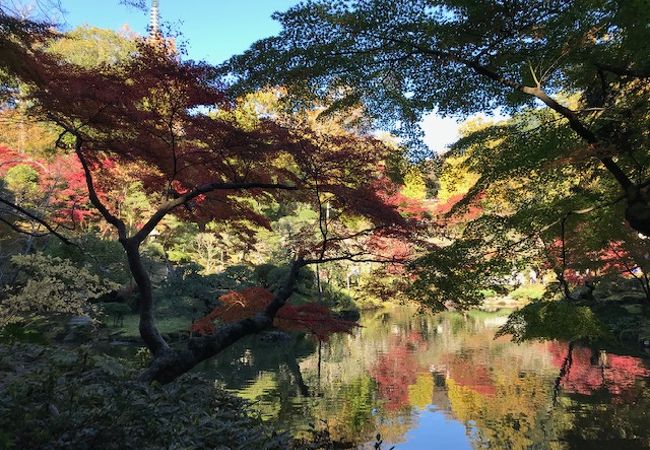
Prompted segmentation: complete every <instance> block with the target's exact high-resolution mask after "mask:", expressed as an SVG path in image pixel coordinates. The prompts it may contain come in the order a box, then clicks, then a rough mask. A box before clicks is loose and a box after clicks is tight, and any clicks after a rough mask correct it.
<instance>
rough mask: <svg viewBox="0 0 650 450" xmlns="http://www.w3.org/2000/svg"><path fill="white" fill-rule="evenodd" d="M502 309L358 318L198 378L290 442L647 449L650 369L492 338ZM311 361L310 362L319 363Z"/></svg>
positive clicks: (261, 344) (241, 349)
mask: <svg viewBox="0 0 650 450" xmlns="http://www.w3.org/2000/svg"><path fill="white" fill-rule="evenodd" d="M506 315H507V311H501V312H497V313H485V312H480V311H474V312H470V313H468V314H467V315H465V316H463V315H460V314H457V313H444V314H438V315H429V314H417V313H416V312H414V311H409V310H404V309H400V308H396V309H394V310H382V311H379V312H371V313H365V314H364V315H363V316H362V319H361V322H360V323H361V325H362V326H361V327H360V328H359V329H357V330H356V331H355V332H354V333H353V334H350V335H347V334H343V335H336V336H334V337H332V338H331V339H330V340H329V341H328V342H325V343H323V344H322V346H321V348H320V352H319V346H318V344H317V343H316V342H314V341H312V340H311V339H309V338H307V337H294V338H292V339H291V340H280V341H270V342H269V341H263V340H261V339H260V337H254V338H251V339H248V340H245V341H242V342H240V343H238V344H237V345H236V346H234V347H232V348H230V349H229V351H228V352H227V354H225V355H223V356H222V357H219V358H217V359H215V360H212V361H210V362H209V364H208V365H206V366H205V367H204V370H205V371H207V372H208V373H210V374H211V375H212V376H214V377H215V378H216V379H217V380H219V381H220V382H222V383H223V384H224V385H225V386H226V387H227V388H228V389H229V390H231V391H232V392H235V393H236V394H237V395H240V396H242V397H244V398H246V399H248V400H250V401H252V402H253V405H252V406H251V408H253V411H255V412H257V413H259V414H260V415H261V416H262V417H263V418H265V419H269V420H273V421H276V422H277V423H278V424H279V426H280V427H281V428H282V429H284V430H288V431H291V432H292V433H294V434H296V435H301V434H303V433H306V431H307V430H308V429H309V424H310V423H311V424H316V426H317V427H321V426H325V425H324V424H325V423H326V424H327V425H326V426H327V428H328V430H329V432H330V433H331V435H332V436H333V437H334V438H336V439H339V440H341V441H345V442H348V443H350V448H368V449H370V448H374V447H373V445H374V442H375V436H376V435H377V433H380V434H381V436H382V439H383V440H384V445H383V446H382V448H383V449H389V448H390V447H391V446H392V445H394V446H395V448H396V450H407V449H430V448H431V449H473V448H481V449H529V448H534V449H569V448H571V449H590V448H593V449H609V448H612V449H617V450H622V449H641V448H650V416H649V414H650V364H648V362H647V361H646V360H645V359H643V358H642V357H640V356H639V355H637V356H630V355H623V354H615V353H613V352H611V351H609V352H601V351H599V350H598V349H589V348H585V347H573V348H571V349H569V346H568V345H567V344H566V343H559V342H530V343H524V344H515V343H512V342H510V340H509V339H508V338H507V337H503V338H499V339H496V340H495V339H494V333H495V331H496V329H497V328H498V327H499V325H501V324H502V323H504V321H505V318H506ZM319 353H320V355H319Z"/></svg>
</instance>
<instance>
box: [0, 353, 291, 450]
mask: <svg viewBox="0 0 650 450" xmlns="http://www.w3.org/2000/svg"><path fill="white" fill-rule="evenodd" d="M26 368H29V369H26ZM136 375H137V368H136V367H134V366H133V365H129V364H127V363H126V362H125V361H123V360H119V359H115V358H112V357H108V356H105V355H99V354H93V353H91V352H90V350H89V349H88V348H85V347H81V348H79V349H77V351H68V350H63V349H57V348H55V347H43V346H36V345H15V346H11V347H9V346H0V380H2V381H0V447H1V448H16V449H19V448H49V449H64V448H65V449H71V448H72V449H90V448H92V449H124V448H138V449H158V448H168V449H181V448H183V449H185V448H216V449H286V448H290V446H291V444H290V442H289V438H288V437H287V436H285V435H277V434H276V433H274V432H273V431H272V430H271V429H270V428H269V427H267V426H265V425H264V424H263V423H261V422H260V421H258V420H257V419H253V418H251V417H249V416H248V415H247V414H246V413H245V408H246V404H245V403H244V402H243V401H242V400H239V399H236V398H234V397H232V396H231V395H229V394H227V393H226V392H225V391H223V390H221V389H220V388H218V387H217V386H214V385H213V384H212V383H210V382H208V381H206V380H204V379H201V378H199V377H197V376H185V377H182V378H181V379H179V380H178V381H177V382H175V383H172V384H169V385H166V386H160V385H156V384H154V385H149V384H144V383H140V382H137V381H133V380H134V379H135V377H136Z"/></svg>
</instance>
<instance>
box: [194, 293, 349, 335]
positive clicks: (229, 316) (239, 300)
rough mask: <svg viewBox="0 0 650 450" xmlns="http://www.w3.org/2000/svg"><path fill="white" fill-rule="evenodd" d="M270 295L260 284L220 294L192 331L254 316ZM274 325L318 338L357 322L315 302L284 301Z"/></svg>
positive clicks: (206, 331) (202, 331)
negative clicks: (215, 305)
mask: <svg viewBox="0 0 650 450" xmlns="http://www.w3.org/2000/svg"><path fill="white" fill-rule="evenodd" d="M273 298H274V295H273V294H272V293H271V292H269V291H268V290H266V289H263V288H260V287H253V288H247V289H243V290H241V291H232V292H228V293H227V294H224V295H222V296H221V297H219V301H220V302H221V304H220V305H219V306H217V307H216V308H215V309H213V310H212V311H211V312H210V313H209V314H208V315H206V316H205V317H202V318H201V319H199V320H197V321H195V322H194V323H193V324H192V327H191V331H192V332H194V333H196V334H199V335H202V336H206V335H210V334H213V333H215V331H216V327H215V321H217V320H218V321H221V322H224V323H233V322H237V321H239V320H242V319H246V318H249V317H253V316H255V315H256V314H259V313H262V312H263V311H264V310H265V309H266V307H267V306H268V305H269V304H270V303H271V302H272V301H273ZM273 325H274V326H275V327H277V328H279V329H281V330H284V331H298V332H306V333H311V334H313V335H314V336H316V337H317V338H318V339H319V340H326V339H327V338H328V337H329V336H330V335H331V334H333V333H341V332H350V331H351V330H352V329H353V328H355V327H357V326H358V324H357V323H356V322H353V321H350V320H344V319H341V318H339V317H337V316H336V315H335V314H334V313H332V311H330V310H329V308H327V307H326V306H324V305H320V304H317V303H306V304H302V305H292V304H285V305H284V306H283V307H282V308H280V310H279V311H278V313H277V314H276V316H275V319H274V321H273Z"/></svg>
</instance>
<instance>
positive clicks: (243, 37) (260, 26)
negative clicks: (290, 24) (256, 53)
mask: <svg viewBox="0 0 650 450" xmlns="http://www.w3.org/2000/svg"><path fill="white" fill-rule="evenodd" d="M26 1H29V0H26ZM159 1H160V16H161V20H162V22H163V24H168V25H170V26H171V27H172V28H173V29H174V30H176V31H180V32H181V34H182V37H181V41H183V42H185V43H186V44H187V50H188V53H189V57H190V58H192V59H197V60H206V61H208V62H210V63H213V64H218V63H221V62H223V61H225V60H226V59H228V58H229V57H230V56H232V55H235V54H239V53H242V52H243V51H244V50H246V49H247V48H248V47H249V46H250V45H251V44H252V43H253V42H255V41H257V40H259V39H262V38H265V37H268V36H271V35H274V34H277V33H278V32H279V31H280V25H279V24H278V23H277V22H276V21H274V20H273V19H272V18H271V15H272V14H273V12H275V11H286V10H287V9H288V8H290V7H291V6H293V5H295V4H297V3H299V0H159ZM61 2H62V4H63V7H64V9H65V11H66V13H65V15H64V17H63V20H62V22H63V24H64V25H65V27H66V28H75V27H77V26H79V25H84V24H87V25H93V26H97V27H101V28H111V29H115V30H117V29H120V28H122V27H123V26H124V25H128V26H129V28H131V29H132V30H134V31H136V32H138V33H141V34H144V33H146V30H147V25H148V23H149V13H148V12H145V11H141V10H138V9H135V8H131V7H127V6H123V5H120V4H119V1H118V0H61ZM422 128H423V130H424V132H425V139H424V141H425V142H426V143H427V144H428V145H429V147H430V148H431V150H433V151H435V152H442V151H444V149H445V147H446V146H447V145H449V144H451V143H453V142H454V141H455V140H456V139H457V138H458V123H457V122H456V120H454V119H452V118H443V117H440V116H438V115H436V114H429V115H427V116H426V117H425V119H424V120H423V122H422Z"/></svg>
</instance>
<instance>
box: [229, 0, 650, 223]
mask: <svg viewBox="0 0 650 450" xmlns="http://www.w3.org/2000/svg"><path fill="white" fill-rule="evenodd" d="M275 18H276V19H278V20H279V21H280V22H281V24H282V26H283V30H282V32H281V33H280V34H279V35H278V36H276V37H272V38H268V39H265V40H262V41H259V42H257V43H256V44H254V45H253V46H252V47H251V49H250V50H248V51H247V52H246V53H244V54H243V55H242V56H238V57H235V58H233V59H232V60H231V61H230V63H229V64H228V65H227V66H226V67H225V68H224V71H225V72H227V73H228V74H230V75H233V74H234V75H235V76H236V77H237V78H238V83H237V85H236V88H237V89H240V90H247V89H251V88H253V87H255V88H256V87H260V86H264V85H278V84H281V85H284V86H286V87H287V88H288V89H289V92H290V93H291V94H293V98H295V99H298V100H305V99H313V98H314V97H316V98H319V99H320V100H321V101H323V100H325V101H328V102H329V103H330V104H332V108H345V107H349V106H350V105H355V106H356V105H358V104H363V105H364V107H365V108H366V110H367V112H368V114H370V115H371V116H372V117H374V118H375V120H376V123H377V124H378V125H382V126H385V127H389V128H392V129H394V130H396V131H398V132H400V133H401V134H403V135H406V136H410V137H415V138H417V137H418V135H419V134H420V130H419V128H418V127H417V126H416V124H417V123H418V122H419V120H420V119H421V118H422V116H423V114H426V113H428V112H431V111H435V110H438V111H439V112H440V113H442V114H456V115H469V114H472V113H477V112H486V111H487V112H490V111H493V110H494V109H496V108H500V109H501V110H502V111H504V112H506V113H514V112H517V111H519V110H521V109H522V108H524V107H542V106H543V107H545V108H548V109H550V110H552V111H554V113H556V114H557V115H559V119H558V120H561V121H562V123H563V124H565V127H564V130H565V131H566V134H565V135H563V136H562V139H555V140H552V141H549V142H548V146H549V147H550V148H551V149H552V151H554V152H562V153H563V154H564V155H565V156H566V157H572V156H574V155H575V154H576V153H579V154H580V155H581V156H582V157H583V158H585V159H590V160H592V161H594V162H596V163H598V164H599V165H600V166H601V167H603V168H604V170H606V171H607V172H608V174H609V176H610V177H611V179H612V180H613V181H614V182H615V183H616V185H617V189H618V192H619V195H621V196H622V197H623V199H624V200H625V203H626V206H625V208H623V214H624V217H625V219H626V220H627V222H628V223H629V224H630V225H631V226H632V227H633V228H634V229H635V230H637V231H639V232H641V233H644V234H646V235H650V203H649V201H650V197H649V193H648V187H649V186H650V180H649V177H648V172H647V167H645V166H644V165H643V164H637V160H638V159H639V158H641V159H645V155H646V153H647V148H648V145H647V143H648V142H647V141H648V134H647V131H646V130H647V121H648V114H649V113H650V111H649V110H648V105H649V104H650V103H649V102H648V95H649V94H650V88H649V83H648V78H649V77H650V66H648V60H649V56H650V47H649V46H648V45H647V42H648V23H649V22H650V8H648V5H647V2H646V1H643V0H624V1H623V0H618V1H617V0H575V1H566V0H509V1H503V0H391V1H387V0H350V1H338V0H312V1H307V2H303V3H301V4H299V5H298V6H296V7H294V8H292V9H290V10H289V11H287V12H285V13H281V14H277V15H276V16H275ZM563 93H569V94H574V93H577V94H578V96H579V98H578V99H577V101H576V102H575V103H569V102H567V101H565V100H563V96H562V94H563ZM515 131H516V132H522V133H526V132H527V131H529V130H527V129H526V128H520V129H517V130H515ZM416 140H417V139H416Z"/></svg>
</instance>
